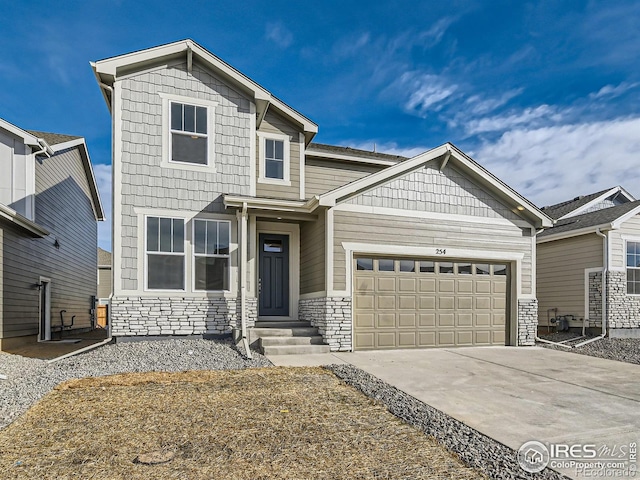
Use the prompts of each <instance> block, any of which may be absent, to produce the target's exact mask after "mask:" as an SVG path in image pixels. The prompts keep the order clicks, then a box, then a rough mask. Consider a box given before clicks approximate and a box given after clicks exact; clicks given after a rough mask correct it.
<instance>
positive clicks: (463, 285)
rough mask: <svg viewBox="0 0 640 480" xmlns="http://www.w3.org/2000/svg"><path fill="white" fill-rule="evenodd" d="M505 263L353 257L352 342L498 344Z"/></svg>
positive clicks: (503, 331) (361, 345) (503, 329)
mask: <svg viewBox="0 0 640 480" xmlns="http://www.w3.org/2000/svg"><path fill="white" fill-rule="evenodd" d="M508 274H509V269H508V265H506V264H496V263H494V264H488V263H473V262H464V261H439V260H437V261H436V260H423V259H420V260H417V259H405V258H372V257H363V258H356V259H355V261H354V282H355V285H354V348H355V349H383V348H419V347H451V346H479V345H504V344H505V338H507V337H506V335H507V321H506V320H507V290H508V289H507V286H508V280H509V275H508Z"/></svg>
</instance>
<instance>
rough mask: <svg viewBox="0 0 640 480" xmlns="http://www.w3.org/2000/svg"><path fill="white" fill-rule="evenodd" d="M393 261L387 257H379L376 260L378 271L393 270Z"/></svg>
mask: <svg viewBox="0 0 640 480" xmlns="http://www.w3.org/2000/svg"><path fill="white" fill-rule="evenodd" d="M394 263H395V262H394V261H393V260H388V259H380V260H378V271H379V272H393V271H394V268H393V265H394Z"/></svg>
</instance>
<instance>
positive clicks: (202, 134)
mask: <svg viewBox="0 0 640 480" xmlns="http://www.w3.org/2000/svg"><path fill="white" fill-rule="evenodd" d="M170 115H171V132H170V133H171V161H172V162H183V163H193V164H196V165H207V164H208V151H209V145H208V142H209V141H210V139H209V137H208V128H207V107H202V106H197V105H189V104H186V103H179V102H171V112H170Z"/></svg>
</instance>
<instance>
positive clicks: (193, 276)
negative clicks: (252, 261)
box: [191, 218, 232, 292]
mask: <svg viewBox="0 0 640 480" xmlns="http://www.w3.org/2000/svg"><path fill="white" fill-rule="evenodd" d="M196 221H202V222H216V223H227V224H228V225H229V253H228V254H226V255H220V254H210V253H196ZM231 226H232V225H231V222H230V221H229V220H219V219H216V218H193V219H191V238H192V243H193V248H192V249H191V250H192V251H191V258H192V262H193V268H192V269H191V270H192V272H191V291H193V292H230V291H231ZM196 257H212V258H228V259H229V265H228V267H227V277H228V278H227V280H228V282H227V285H229V288H228V289H226V290H200V289H197V288H196Z"/></svg>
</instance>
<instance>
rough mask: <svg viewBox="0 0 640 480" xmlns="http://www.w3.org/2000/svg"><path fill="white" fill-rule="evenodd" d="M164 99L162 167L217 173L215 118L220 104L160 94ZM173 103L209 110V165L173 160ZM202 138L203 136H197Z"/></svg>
mask: <svg viewBox="0 0 640 480" xmlns="http://www.w3.org/2000/svg"><path fill="white" fill-rule="evenodd" d="M158 95H159V96H160V98H161V99H162V161H161V164H160V166H161V167H164V168H175V169H179V170H192V171H196V172H202V171H207V172H209V173H214V172H215V171H216V168H215V166H216V149H215V138H216V135H215V134H216V131H215V118H216V107H217V106H218V102H214V101H211V100H202V99H199V98H193V97H185V96H182V95H172V94H169V93H163V92H159V93H158ZM171 102H177V103H182V104H186V105H194V106H196V107H206V108H207V163H206V165H199V164H196V163H189V162H176V161H173V160H171ZM197 135H198V136H202V134H197Z"/></svg>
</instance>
